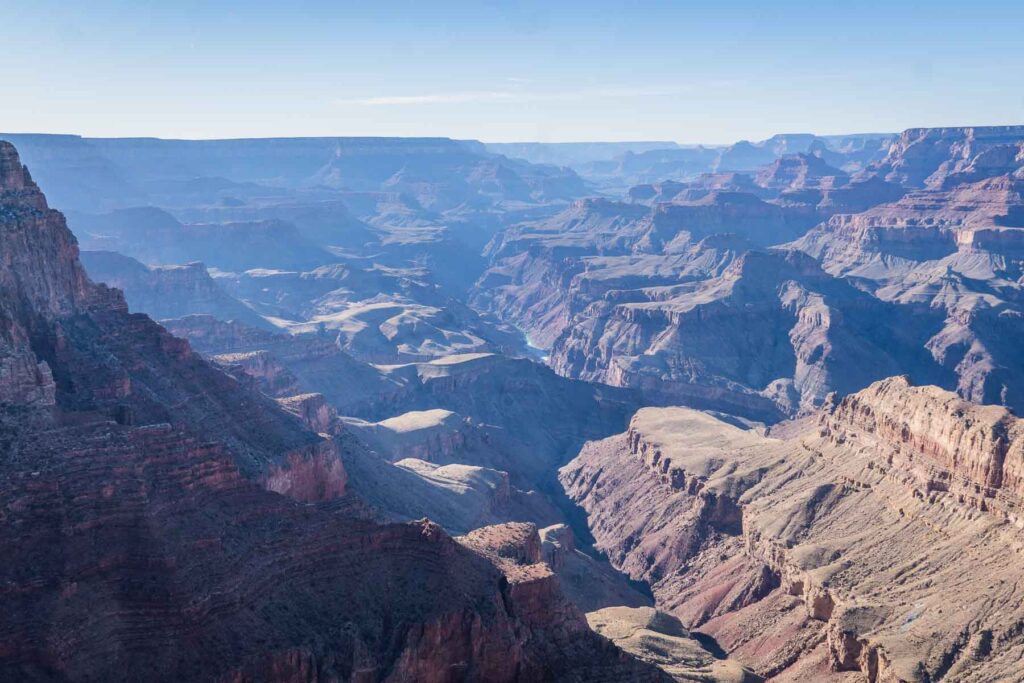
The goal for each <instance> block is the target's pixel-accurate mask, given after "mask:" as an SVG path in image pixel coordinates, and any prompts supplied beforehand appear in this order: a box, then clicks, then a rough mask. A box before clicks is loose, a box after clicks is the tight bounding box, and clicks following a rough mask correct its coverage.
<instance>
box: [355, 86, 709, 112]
mask: <svg viewBox="0 0 1024 683" xmlns="http://www.w3.org/2000/svg"><path fill="white" fill-rule="evenodd" d="M689 90H691V88H689V87H685V86H673V87H650V88H598V89H582V90H562V91H558V92H528V91H523V90H481V91H470V92H454V93H431V94H426V95H383V96H378V97H355V98H343V99H339V100H336V102H337V103H338V104H342V105H358V106H363V107H387V106H414V105H427V104H464V103H468V102H557V101H570V100H587V99H595V98H609V99H617V98H633V97H659V96H665V95H678V94H680V93H683V92H686V91H689Z"/></svg>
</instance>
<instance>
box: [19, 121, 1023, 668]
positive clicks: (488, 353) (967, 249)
mask: <svg viewBox="0 0 1024 683" xmlns="http://www.w3.org/2000/svg"><path fill="white" fill-rule="evenodd" d="M1022 340H1024V125H1021V126H987V127H969V126H965V127H949V128H913V129H908V130H904V131H902V132H881V133H856V134H853V133H851V134H848V135H826V136H820V135H813V134H779V135H774V136H772V137H770V138H767V139H764V140H757V141H740V142H736V143H735V144H730V145H680V144H676V143H674V142H651V141H645V142H617V141H613V142H593V143H529V142H524V143H484V142H479V141H475V140H461V139H451V138H444V137H432V138H403V137H322V138H313V137H282V138H252V139H224V140H172V139H160V138H95V137H82V136H77V135H49V134H26V133H10V134H8V133H0V552H2V554H3V557H4V561H3V562H2V563H0V680H4V681H8V680H9V681H39V682H43V681H47V682H50V681H74V682H78V681H82V682H85V681H115V680H124V681H141V680H145V681H193V680H194V681H217V682H220V683H243V682H246V683H248V682H253V683H255V682H259V681H268V682H269V681H279V682H286V683H310V682H314V681H316V682H321V681H322V682H327V681H356V682H359V683H369V682H371V681H388V682H391V683H397V682H402V681H416V682H419V681H423V682H427V683H448V682H452V683H455V682H474V681H488V682H490V681H499V682H500V681H509V682H511V681H519V682H528V681H558V682H562V681H569V682H572V681H578V682H580V683H585V682H591V681H595V682H602V681H608V682H613V681H645V682H646V681H651V682H654V681H658V682H666V683H668V682H671V681H705V682H730V683H754V682H757V681H765V680H769V681H773V682H779V683H811V682H818V681H824V682H834V683H852V682H854V681H858V682H859V681H867V682H870V683H896V682H906V683H937V682H939V681H952V682H958V683H960V682H963V683H983V682H989V681H1020V680H1024V563H1022V561H1021V552H1022V549H1024V421H1022V419H1021V418H1020V417H1018V415H1019V414H1021V411H1024V346H1022Z"/></svg>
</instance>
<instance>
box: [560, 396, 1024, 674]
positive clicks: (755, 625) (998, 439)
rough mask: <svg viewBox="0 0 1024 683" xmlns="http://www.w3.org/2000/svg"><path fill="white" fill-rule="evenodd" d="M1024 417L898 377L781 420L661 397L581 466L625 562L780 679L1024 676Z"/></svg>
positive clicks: (582, 500)
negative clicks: (768, 423)
mask: <svg viewBox="0 0 1024 683" xmlns="http://www.w3.org/2000/svg"><path fill="white" fill-rule="evenodd" d="M1022 430H1024V422H1022V421H1021V420H1020V419H1019V418H1016V417H1014V416H1013V415H1012V414H1010V413H1009V412H1008V411H1007V410H1006V409H1004V408H1001V407H994V406H976V405H972V404H970V403H967V402H965V401H963V400H962V399H960V398H958V397H957V396H956V395H954V394H952V393H950V392H946V391H943V390H940V389H938V388H936V387H915V386H912V385H910V383H909V382H908V381H907V380H906V379H905V378H902V377H896V378H891V379H887V380H883V381H880V382H877V383H875V384H873V385H871V386H870V387H868V388H867V389H865V390H863V391H861V392H858V393H857V394H854V395H851V396H849V397H847V398H845V399H843V400H842V401H839V402H838V403H836V404H834V405H830V406H828V407H826V408H825V409H824V410H823V411H822V412H820V413H819V414H818V415H817V416H816V417H814V418H808V419H805V420H803V421H801V422H798V423H792V424H786V425H785V426H784V427H779V428H777V429H776V430H774V431H773V436H769V437H764V436H760V435H758V434H756V433H753V432H749V431H744V430H741V429H739V428H736V427H734V426H731V425H728V424H725V423H722V422H720V421H718V420H716V419H714V418H712V417H710V416H708V415H705V414H702V413H698V412H695V411H692V410H689V409H685V408H666V409H655V408H650V409H644V410H641V411H640V412H639V413H637V415H636V416H635V417H634V418H633V421H632V423H631V425H630V428H629V430H628V431H627V432H626V433H624V434H622V435H619V436H616V437H612V438H610V439H606V440H603V441H598V442H593V443H591V444H588V445H587V446H586V447H585V448H584V449H583V451H582V452H581V453H580V455H579V456H578V457H577V459H576V460H574V461H573V462H572V463H570V464H569V465H568V466H566V467H565V468H563V470H562V472H561V479H562V482H563V484H564V486H565V487H566V490H567V492H568V493H569V495H570V497H572V498H573V499H574V500H576V501H577V502H578V503H579V504H580V505H581V506H582V507H583V508H584V509H585V510H586V511H587V513H588V521H589V524H590V527H591V531H592V533H593V535H594V537H595V538H596V540H597V547H598V548H599V549H601V550H603V551H605V552H607V553H608V556H609V558H610V559H611V561H612V563H613V564H614V565H615V566H616V567H619V568H621V569H622V570H624V571H626V572H627V573H628V574H629V575H630V576H631V577H633V578H636V579H643V580H646V581H649V582H650V583H651V585H652V588H653V591H654V595H655V597H656V599H657V602H658V606H659V607H660V608H661V609H664V610H668V611H670V612H671V613H673V614H675V615H676V616H678V617H679V618H680V619H681V620H682V621H683V623H684V624H685V625H687V626H689V627H690V628H699V629H700V630H701V631H702V632H704V633H707V634H710V635H711V636H713V637H714V638H715V639H716V640H717V641H718V643H719V644H720V645H721V646H722V647H723V648H724V649H725V650H726V651H727V652H728V653H729V656H730V658H735V659H736V660H738V661H739V662H741V663H743V664H746V665H748V666H750V667H751V668H752V669H754V670H755V671H756V672H758V673H759V674H761V675H764V676H767V677H772V680H779V681H826V680H835V681H844V680H868V681H872V682H874V681H885V682H892V681H914V682H924V681H938V680H956V681H992V680H1013V679H1014V678H1015V677H1016V676H1017V674H1018V672H1019V659H1020V657H1021V656H1022V655H1024V637H1022V633H1024V630H1022V628H1021V624H1022V623H1024V622H1022V619H1024V612H1022V611H1021V604H1022V600H1024V595H1022V594H1021V589H1020V577H1021V570H1020V561H1019V554H1020V552H1021V549H1022V548H1024V545H1022V540H1024V537H1022V536H1021V533H1022V532H1021V529H1022V528H1024V524H1022V523H1021V520H1020V505H1021V501H1022V494H1024V489H1022V485H1021V479H1020V469H1021V467H1022V463H1024V450H1022V449H1024V431H1022ZM850 672H854V673H856V674H857V677H855V678H849V679H848V678H847V677H848V676H851V675H853V674H852V673H850Z"/></svg>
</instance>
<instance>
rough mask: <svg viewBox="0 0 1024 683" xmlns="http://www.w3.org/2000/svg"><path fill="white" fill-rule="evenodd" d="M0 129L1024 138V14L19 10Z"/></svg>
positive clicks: (496, 6) (7, 30) (507, 7)
mask: <svg viewBox="0 0 1024 683" xmlns="http://www.w3.org/2000/svg"><path fill="white" fill-rule="evenodd" d="M0 25H2V26H3V33H4V39H3V40H2V41H0V92H2V93H3V95H2V98H0V131H7V132H54V133H56V132H61V133H79V134H84V135H90V136H134V135H154V136H160V137H190V138H212V137H249V136H261V137H262V136H296V135H408V136H416V135H444V136H450V137H459V138H476V139H482V140H486V141H520V140H539V141H548V142H553V141H572V140H676V141H679V142H684V143H686V142H708V143H722V142H732V141H735V140H738V139H760V138H764V137H767V136H768V135H771V134H772V133H776V132H804V131H807V132H816V133H842V132H869V131H890V130H900V129H903V128H907V127H911V126H941V125H984V124H1005V123H1024V85H1022V84H1024V39H1022V36H1024V2H993V1H992V0H975V1H973V2H967V1H966V0H962V1H961V2H956V3H953V2H946V1H945V0H938V1H936V2H901V1H898V0H896V1H893V2H875V1H874V0H868V1H865V2H853V1H850V2H828V1H827V0H819V1H817V2H787V1H782V2H775V3H771V2H746V1H743V2H729V1H726V0H722V1H719V2H700V3H694V2H603V1H601V0H591V1H590V2H576V1H575V0H567V1H564V2H554V1H551V2H498V1H494V0H492V1H484V2H444V1H441V0H438V1H435V2H429V1H421V2H387V1H386V0H378V1H377V2H365V3H364V2H295V3H292V5H291V6H289V5H288V4H287V3H283V2H279V1H278V2H272V3H271V2H261V1H258V0H257V1H253V2H248V3H233V2H222V3H211V2H174V3H171V2H163V3H150V2H141V1H137V2H109V1H103V0H97V1H94V2H89V3H68V2H49V1H48V0H37V1H35V2H20V1H19V2H9V1H7V0H0Z"/></svg>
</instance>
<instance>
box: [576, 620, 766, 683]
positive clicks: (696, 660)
mask: <svg viewBox="0 0 1024 683" xmlns="http://www.w3.org/2000/svg"><path fill="white" fill-rule="evenodd" d="M587 621H588V622H589V623H590V625H591V626H592V627H593V629H594V630H595V631H597V632H598V633H600V634H601V635H603V636H604V637H605V638H608V639H609V640H611V641H612V642H613V643H615V644H616V645H618V646H619V647H621V648H622V649H623V650H625V651H626V652H630V653H633V654H635V655H636V656H637V657H640V658H641V659H643V660H645V661H649V662H652V663H655V664H658V665H659V666H660V667H661V668H663V669H664V670H665V671H666V672H667V673H669V674H670V675H671V676H673V677H674V678H675V679H676V680H677V681H718V682H721V683H758V682H759V681H762V680H764V679H762V678H761V677H760V676H758V675H756V674H754V673H751V672H750V671H747V670H745V669H744V668H743V667H742V666H740V665H739V664H737V663H736V662H727V661H723V660H720V659H715V657H714V656H713V655H712V654H711V653H710V652H708V651H707V650H705V649H704V648H703V647H702V646H701V645H700V643H699V642H698V641H697V640H696V639H694V638H692V637H691V636H690V634H689V633H688V632H687V631H686V629H685V628H683V626H682V624H680V623H679V620H678V619H676V618H675V617H673V616H672V615H670V614H666V613H664V612H659V611H658V610H656V609H654V608H653V607H634V608H630V607H608V608H606V609H602V610H599V611H596V612H590V613H589V614H587Z"/></svg>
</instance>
